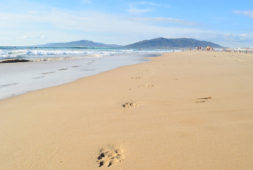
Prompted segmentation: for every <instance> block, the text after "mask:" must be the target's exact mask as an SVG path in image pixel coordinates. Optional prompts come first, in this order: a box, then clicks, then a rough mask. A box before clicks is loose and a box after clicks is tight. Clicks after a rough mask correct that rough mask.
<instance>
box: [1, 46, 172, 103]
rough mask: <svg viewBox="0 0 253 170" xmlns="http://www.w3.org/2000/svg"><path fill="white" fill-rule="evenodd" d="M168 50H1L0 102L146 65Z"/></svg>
mask: <svg viewBox="0 0 253 170" xmlns="http://www.w3.org/2000/svg"><path fill="white" fill-rule="evenodd" d="M165 52H171V50H150V51H147V50H146V51H144V50H131V49H88V48H35V47H19V48H17V47H0V61H5V60H9V59H26V60H29V61H31V62H23V63H1V64H0V99H4V98H8V97H12V96H16V95H20V94H23V93H26V92H29V91H33V90H37V89H42V88H47V87H51V86H57V85H61V84H64V83H67V82H71V81H74V80H77V79H79V78H82V77H87V76H91V75H95V74H98V73H101V72H104V71H107V70H111V69H114V68H117V67H120V66H125V65H131V64H136V63H140V62H145V61H147V58H146V57H154V56H159V55H161V54H163V53H165Z"/></svg>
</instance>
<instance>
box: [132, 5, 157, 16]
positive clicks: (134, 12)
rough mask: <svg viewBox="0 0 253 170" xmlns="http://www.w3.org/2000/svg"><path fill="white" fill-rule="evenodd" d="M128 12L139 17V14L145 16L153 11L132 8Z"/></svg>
mask: <svg viewBox="0 0 253 170" xmlns="http://www.w3.org/2000/svg"><path fill="white" fill-rule="evenodd" d="M127 11H128V13H130V14H137V15H139V14H145V13H148V12H151V11H152V9H150V8H140V7H135V6H130V7H129V8H128V10H127Z"/></svg>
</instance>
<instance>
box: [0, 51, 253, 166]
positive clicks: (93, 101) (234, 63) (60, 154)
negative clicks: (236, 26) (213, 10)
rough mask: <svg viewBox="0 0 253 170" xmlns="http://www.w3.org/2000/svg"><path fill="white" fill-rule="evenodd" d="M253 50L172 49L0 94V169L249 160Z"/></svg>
mask: <svg viewBox="0 0 253 170" xmlns="http://www.w3.org/2000/svg"><path fill="white" fill-rule="evenodd" d="M252 87H253V55H252V54H239V53H225V52H195V51H187V52H178V53H168V54H165V55H163V56H161V57H156V58H153V59H152V61H151V62H146V63H141V64H136V65H131V66H124V67H121V68H118V69H115V70H111V71H107V72H104V73H101V74H98V75H95V76H90V77H87V78H83V79H80V80H78V81H75V82H73V83H68V84H65V85H61V86H57V87H51V88H47V89H42V90H38V91H34V92H30V93H27V94H25V95H20V96H17V97H14V98H9V99H6V100H2V101H0V169H4V170H17V169H18V170H30V169H31V170H33V169H36V170H57V169H59V170H63V169H66V170H69V169H74V170H79V169H80V170H83V169H87V170H92V169H112V170H113V169H115V170H116V169H117V170H118V169H125V170H140V169H142V170H170V169H171V170H177V169H178V170H182V169H185V170H209V169H210V170H218V169H222V170H232V169H235V170H239V169H243V170H250V169H253V105H252V101H253V88H252Z"/></svg>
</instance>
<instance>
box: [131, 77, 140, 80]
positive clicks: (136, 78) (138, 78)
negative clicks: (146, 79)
mask: <svg viewBox="0 0 253 170" xmlns="http://www.w3.org/2000/svg"><path fill="white" fill-rule="evenodd" d="M131 79H133V80H140V79H142V77H141V76H136V77H131Z"/></svg>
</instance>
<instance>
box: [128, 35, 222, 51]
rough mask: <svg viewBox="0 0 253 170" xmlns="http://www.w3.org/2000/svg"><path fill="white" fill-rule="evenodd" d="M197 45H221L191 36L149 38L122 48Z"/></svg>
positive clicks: (165, 47) (170, 47)
mask: <svg viewBox="0 0 253 170" xmlns="http://www.w3.org/2000/svg"><path fill="white" fill-rule="evenodd" d="M198 46H202V47H206V46H211V47H213V48H222V46H220V45H218V44H215V43H212V42H208V41H199V40H195V39H191V38H177V39H166V38H156V39H151V40H144V41H140V42H137V43H134V44H130V45H127V46H124V48H134V49H172V48H173V49H175V48H195V47H198Z"/></svg>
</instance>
